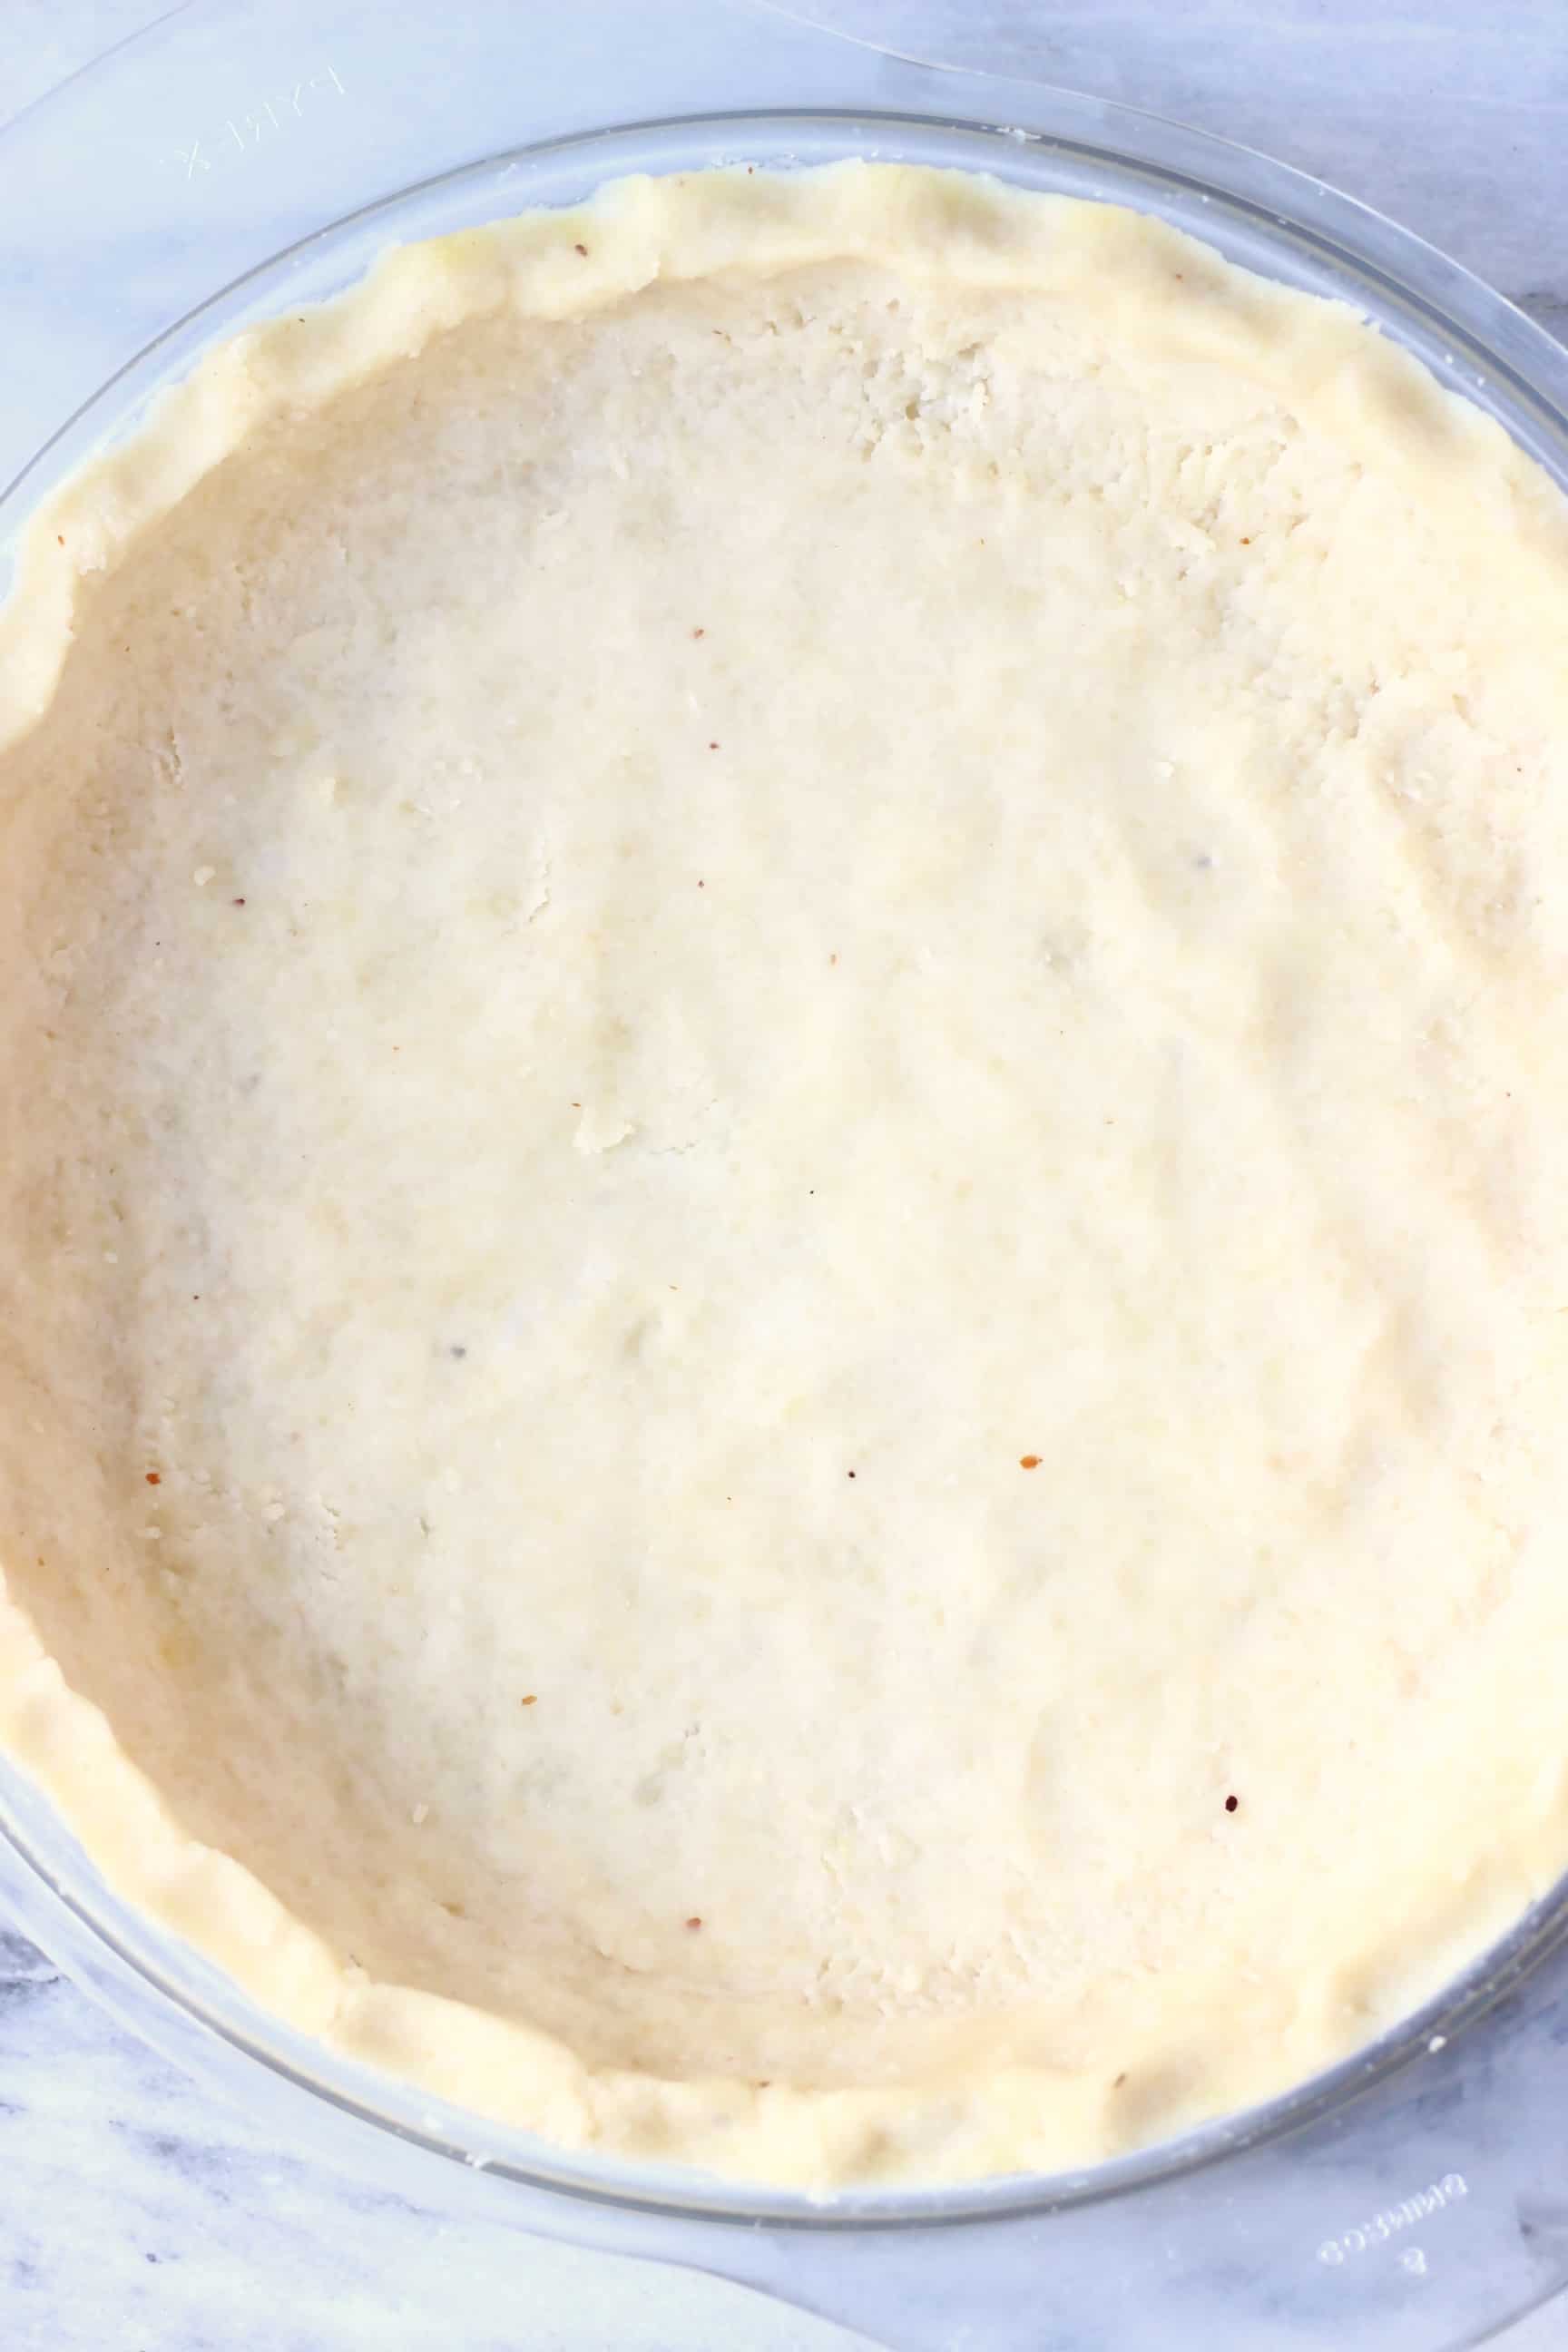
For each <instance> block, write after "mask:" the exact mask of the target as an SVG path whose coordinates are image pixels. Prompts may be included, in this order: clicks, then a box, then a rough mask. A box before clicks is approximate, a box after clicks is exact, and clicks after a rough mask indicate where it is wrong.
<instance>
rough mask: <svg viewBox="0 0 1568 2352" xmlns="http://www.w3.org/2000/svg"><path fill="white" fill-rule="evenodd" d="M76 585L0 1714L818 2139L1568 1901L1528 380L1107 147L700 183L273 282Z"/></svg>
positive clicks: (1545, 490)
mask: <svg viewBox="0 0 1568 2352" xmlns="http://www.w3.org/2000/svg"><path fill="white" fill-rule="evenodd" d="M4 627H5V635H4V639H3V642H0V672H3V676H4V679H5V697H6V699H5V706H4V711H3V713H0V736H4V738H5V741H6V749H5V752H4V761H3V770H0V782H3V795H4V798H3V813H0V814H3V838H0V956H3V959H4V966H3V971H0V1104H3V1106H4V1110H3V1116H4V1120H5V1139H4V1142H5V1148H4V1152H3V1154H0V1282H3V1297H0V1326H3V1332H0V1450H3V1459H0V1470H3V1485H4V1490H5V1501H4V1536H3V1549H4V1557H5V1574H6V1589H7V1591H8V1593H9V1601H8V1604H7V1605H5V1606H4V1607H0V1730H3V1732H4V1735H5V1738H6V1740H7V1741H8V1743H9V1745H10V1747H11V1748H12V1749H13V1750H14V1752H15V1754H16V1757H17V1758H19V1759H20V1760H21V1761H22V1762H23V1764H24V1765H26V1766H27V1767H29V1768H31V1769H33V1770H34V1771H35V1772H37V1775H38V1776H39V1777H40V1778H41V1780H43V1781H44V1782H45V1784H46V1785H47V1786H48V1787H49V1788H51V1789H52V1790H55V1791H56V1792H57V1793H58V1796H59V1798H60V1801H62V1803H63V1804H64V1805H65V1806H66V1808H67V1809H68V1812H69V1813H70V1815H71V1816H72V1818H73V1819H74V1820H75V1821H76V1822H77V1823H78V1824H79V1827H80V1829H81V1830H82V1832H83V1833H84V1834H85V1836H86V1838H87V1839H88V1842H89V1846H90V1847H91V1849H92V1851H93V1852H94V1853H96V1854H97V1856H98V1857H99V1859H100V1862H101V1863H102V1864H103V1865H104V1867H105V1868H106V1869H107V1870H108V1871H109V1872H110V1874H111V1876H112V1877H113V1878H114V1879H116V1880H117V1881H118V1882H119V1883H120V1885H121V1886H122V1887H123V1888H124V1890H125V1891H126V1893H127V1894H128V1895H130V1896H132V1898H134V1900H135V1901H137V1902H138V1903H140V1904H142V1905H144V1906H147V1907H148V1908H150V1909H151V1910H152V1911H153V1912H154V1913H156V1914H157V1915H158V1916H160V1917H162V1918H164V1919H166V1920H168V1921H170V1922H172V1923H173V1924H174V1926H176V1927H178V1928H180V1929H181V1930H183V1931H184V1933H185V1934H186V1935H187V1936H189V1937H194V1938H195V1941H196V1942H197V1943H199V1944H201V1945H202V1946H204V1947H205V1948H208V1949H210V1950H211V1951H212V1952H214V1953H216V1955H217V1956H218V1957H219V1958H220V1959H221V1960H222V1961H223V1962H224V1963H225V1964H226V1966H227V1967H228V1968H229V1969H232V1970H233V1971H234V1973H235V1974H236V1975H237V1977H238V1978H239V1979H241V1980H242V1981H243V1982H244V1983H245V1984H247V1986H249V1987H250V1988H251V1989H252V1990H254V1991H255V1992H256V1993H258V1995H259V1996H260V1997H261V1998H262V1999H263V2000H265V2001H266V2002H268V2004H270V2005H271V2006H272V2007H273V2008H274V2009H276V2010H277V2011H280V2012H282V2013H283V2014H284V2015H285V2016H287V2017H288V2018H289V2019H290V2020H292V2021H295V2022H296V2023H298V2024H300V2025H301V2026H303V2027H305V2028H306V2029H307V2030H309V2031H310V2032H315V2033H319V2034H320V2035H321V2036H322V2037H323V2038H324V2039H325V2040H326V2041H327V2042H331V2044H332V2045H334V2046H335V2047H337V2048H339V2049H341V2050H344V2051H348V2052H352V2053H355V2054H356V2055H360V2056H363V2057H369V2058H371V2059H373V2060H374V2061H375V2062H376V2063H380V2064H382V2065H384V2066H386V2067H388V2068H391V2069H393V2070H395V2071H396V2072H398V2073H401V2074H406V2075H408V2076H411V2077H414V2078H416V2080H417V2081H418V2082H420V2083H421V2084H425V2085H427V2086H429V2087H430V2088H432V2089H434V2090H435V2091H437V2092H440V2093H447V2094H450V2095H452V2096H453V2097H455V2098H457V2099H458V2100H460V2101H463V2102H466V2103H468V2105H472V2106H474V2107H477V2108H479V2109H482V2110H483V2111H484V2112H485V2113H486V2114H488V2115H490V2116H501V2117H505V2118H509V2119H511V2120H515V2121H517V2122H521V2123H522V2124H525V2125H529V2126H534V2127H536V2128H537V2129H538V2130H539V2131H541V2132H542V2133H544V2134H545V2135H547V2136H548V2137H551V2138H552V2139H554V2140H556V2141H558V2142H561V2143H563V2144H565V2145H568V2146H570V2147H592V2148H595V2149H598V2150H602V2151H609V2152H613V2153H616V2154H619V2155H626V2154H630V2155H636V2156H656V2157H669V2158H678V2159H681V2160H684V2161H686V2162H689V2163H692V2164H697V2165H702V2166H709V2167H715V2168H720V2169H722V2170H727V2171H731V2172H737V2173H742V2174H745V2175H752V2176H761V2177H764V2178H771V2179H777V2180H785V2181H804V2182H807V2183H810V2184H812V2185H814V2186H817V2187H822V2186H825V2185H831V2184H833V2183H836V2182H839V2181H842V2180H846V2179H917V2178H918V2179H935V2178H944V2177H955V2176H959V2175H964V2174H974V2173H980V2172H985V2171H991V2170H1003V2169H1008V2168H1029V2167H1042V2166H1043V2167H1052V2166H1056V2165H1058V2164H1059V2163H1062V2162H1072V2163H1078V2162H1080V2161H1083V2160H1087V2159H1090V2158H1095V2157H1097V2156H1100V2155H1101V2154H1103V2153H1105V2152H1106V2151H1108V2150H1110V2149H1115V2148H1121V2147H1126V2146H1128V2145H1130V2144H1133V2143H1136V2142H1138V2141H1140V2140H1143V2139H1147V2138H1150V2137H1153V2136H1156V2135H1158V2134H1160V2133H1162V2132H1164V2131H1167V2130H1170V2129H1173V2128H1174V2127H1175V2126H1178V2125H1180V2124H1182V2123H1184V2122H1186V2121H1189V2120H1191V2119H1193V2118H1194V2117H1195V2116H1204V2115H1207V2114H1211V2113H1213V2112H1215V2111H1218V2110H1221V2109H1225V2108H1229V2107H1233V2106H1236V2105H1240V2104H1242V2103H1244V2102H1247V2101H1250V2100H1253V2099H1256V2098H1260V2097H1263V2096H1265V2095H1269V2094H1272V2093H1275V2092H1278V2091H1279V2090H1280V2089H1282V2088H1283V2087H1285V2086H1286V2085H1288V2084H1291V2083H1294V2082H1296V2081H1298V2080H1300V2079H1301V2078H1303V2077H1305V2076H1306V2075H1308V2074H1310V2072H1311V2071H1312V2070H1314V2069H1315V2068H1317V2067H1319V2066H1320V2065H1321V2064H1322V2063H1324V2062H1325V2061H1328V2060H1331V2059H1333V2058H1336V2057H1338V2056H1340V2055H1342V2053H1345V2052H1347V2051H1348V2050H1350V2049H1351V2048H1352V2047H1353V2046H1354V2045H1356V2044H1357V2043H1359V2042H1362V2041H1363V2040H1364V2039H1365V2038H1366V2037H1367V2036H1368V2035H1370V2034H1371V2033H1372V2032H1373V2031H1374V2029H1376V2028H1377V2027H1378V2026H1379V2025H1380V2024H1382V2023H1384V2022H1385V2021H1388V2020H1389V2019H1390V2018H1391V2017H1393V2016H1394V2015H1396V2014H1398V2013H1399V2012H1401V2011H1404V2010H1405V2009H1406V2008H1407V2007H1408V2006H1409V2005H1410V2004H1411V2003H1412V2002H1413V2001H1414V2000H1415V1999H1416V1998H1417V1997H1418V1996H1420V1995H1422V1994H1424V1993H1426V1991H1428V1990H1432V1989H1433V1988H1434V1987H1436V1985H1437V1984H1438V1983H1440V1982H1441V1981H1442V1980H1443V1979H1445V1977H1446V1976H1447V1975H1448V1973H1449V1972H1450V1971H1451V1970H1452V1969H1454V1968H1455V1967H1456V1966H1457V1965H1458V1963H1459V1962H1460V1961H1461V1960H1462V1959H1464V1958H1467V1957H1468V1955H1469V1954H1471V1953H1472V1952H1474V1951H1476V1950H1477V1949H1478V1948H1480V1947H1481V1946H1482V1945H1483V1943H1484V1942H1485V1941H1486V1939H1488V1938H1489V1937H1492V1936H1494V1935H1495V1934H1496V1933H1497V1932H1498V1931H1499V1930H1500V1929H1502V1928H1503V1927H1506V1926H1507V1925H1508V1924H1509V1923H1510V1921H1511V1920H1512V1919H1513V1918H1514V1917H1516V1916H1518V1915H1519V1914H1520V1912H1521V1910H1522V1908H1523V1907H1524V1906H1526V1904H1527V1903H1528V1902H1529V1901H1530V1900H1531V1898H1532V1897H1534V1896H1538V1895H1541V1894H1542V1892H1543V1891H1545V1890H1546V1889H1547V1888H1548V1887H1549V1886H1550V1885H1551V1884H1552V1881H1553V1880H1554V1878H1555V1877H1556V1875H1557V1874H1558V1873H1559V1872H1560V1871H1561V1870H1562V1869H1563V1866H1564V1864H1568V1769H1565V1768H1568V1742H1565V1738H1564V1711H1563V1689H1564V1672H1565V1666H1568V1570H1565V1550H1568V1493H1565V1489H1564V1477H1565V1472H1564V1462H1565V1460H1568V1429H1565V1398H1568V1390H1565V1379H1564V1375H1565V1360H1568V1208H1565V1203H1568V993H1565V984H1568V772H1565V769H1568V761H1565V756H1564V753H1565V747H1568V683H1565V681H1568V659H1565V648H1568V522H1565V517H1564V509H1563V504H1562V503H1561V502H1560V500H1559V499H1558V497H1557V495H1556V493H1555V492H1554V491H1553V490H1552V488H1551V487H1550V485H1549V484H1548V483H1547V481H1546V480H1545V478H1544V477H1542V475H1540V474H1539V473H1538V472H1537V471H1536V470H1535V469H1534V468H1533V467H1532V466H1531V464H1530V463H1528V462H1527V461H1526V460H1525V459H1524V458H1523V457H1521V455H1520V454H1518V452H1517V451H1516V450H1515V449H1514V448H1513V447H1512V446H1511V445H1510V443H1509V442H1508V441H1507V440H1506V439H1505V438H1504V436H1502V435H1501V433H1500V432H1499V431H1498V430H1497V429H1496V428H1495V427H1494V426H1493V425H1490V424H1489V423H1487V422H1485V421H1484V420H1483V419H1482V418H1481V417H1480V416H1479V415H1478V414H1476V413H1475V412H1473V411H1471V410H1470V409H1468V408H1467V407H1465V406H1464V405H1462V404H1458V402H1456V401H1454V400H1452V399H1451V398H1450V397H1448V396H1447V395H1446V394H1442V393H1440V392H1439V391H1438V390H1437V389H1436V386H1435V385H1434V384H1433V383H1431V382H1430V381H1429V380H1428V379H1427V378H1426V376H1425V375H1423V373H1421V372H1420V371H1419V370H1418V369H1417V368H1416V367H1415V365H1414V363H1412V362H1409V361H1408V360H1406V359H1405V358H1404V357H1402V356H1401V355H1400V354H1399V353H1397V352H1395V351H1394V349H1392V348H1391V347H1390V345H1389V344H1388V343H1387V342H1385V341H1382V340H1380V339H1379V337H1378V336H1377V335H1375V334H1374V333H1373V332H1372V331H1370V330H1368V329H1367V328H1365V327H1364V326H1363V325H1362V324H1360V323H1359V322H1358V321H1357V320H1355V319H1354V318H1353V317H1352V315H1351V314H1350V313H1349V312H1348V311H1346V310H1340V309H1338V308H1334V307H1331V306H1328V305H1324V304H1321V303H1318V302H1315V301H1312V300H1310V299H1307V298H1305V297H1302V296H1300V295H1294V294H1290V293H1288V292H1285V291H1281V290H1279V289H1274V288H1271V287H1269V286H1268V285H1266V284H1264V283H1263V282H1262V281H1260V280H1258V279H1257V278H1252V277H1248V276H1246V275H1243V274H1241V273H1239V272H1237V271H1236V270H1234V269H1231V268H1228V267H1226V265H1225V264H1224V263H1222V262H1221V261H1220V260H1219V259H1218V258H1217V257H1215V255H1214V254H1212V253H1210V252H1208V251H1207V250H1205V248H1203V247H1199V246H1197V245H1194V244H1193V243H1191V242H1189V241H1187V240H1185V239H1184V238H1183V237H1181V236H1176V235H1174V234H1173V233H1172V232H1170V231H1168V230H1166V229H1164V228H1163V227H1161V226H1156V225H1154V224H1152V223H1151V222H1148V221H1145V220H1142V219H1139V218H1137V217H1135V216H1133V215H1129V214H1126V213H1122V212H1117V211H1112V210H1109V209H1101V208H1098V207H1094V206H1088V205H1077V204H1073V203H1068V202H1066V201H1061V200H1055V199H1038V198H1026V197H1024V196H1021V195H1017V194H1009V193H1006V192H1005V191H1004V190H1003V189H1002V188H1000V187H999V186H996V185H994V184H989V183H987V182H985V181H983V180H976V179H964V178H959V177H945V176H941V175H935V174H928V173H916V172H908V171H895V170H886V169H876V168H866V167H850V168H844V169H840V170H835V171H832V172H827V173H821V174H805V175H801V176H798V177H793V178H789V177H778V178H772V179H770V178H766V177H763V176H755V177H751V176H747V175H745V174H742V173H721V174H713V175H708V176H702V177H694V178H688V179H677V180H671V181H666V182H648V181H642V182H636V183H629V184H624V185H622V186H619V187H616V188H613V189H611V190H610V191H609V192H608V193H607V194H605V196H604V197H603V198H602V199H601V200H599V201H598V202H597V203H595V205H592V206H590V207H589V208H587V209H586V210H584V211H581V212H578V213H574V214H567V215H531V216H528V217H525V218H523V219H521V220H518V221H513V222H508V223H505V224H503V225H501V226H499V227H497V228H495V229H493V230H487V231H485V232H483V233H480V234H474V235H469V236H462V237H459V238H455V239H452V240H450V241H448V242H446V243H443V244H438V245H434V246H430V247H421V248H415V249H411V250H408V251H405V252H402V253H398V254H395V255H394V256H392V257H390V258H389V259H387V260H386V261H384V263H383V264H382V265H381V266H380V267H379V268H377V269H376V271H375V272H374V275H373V276H372V278H370V280H369V281H368V283H367V284H366V286H365V287H363V289H360V290H358V291H356V292H355V293H353V294H352V295H351V296H349V297H346V298H345V299H343V300H342V301H341V302H339V303H337V304H334V305H333V306H332V307H331V308H330V309H328V310H324V311H321V312H318V313H312V314H311V315H310V316H307V317H294V318H289V319H285V320H280V321H279V322H278V323H277V324H275V325H272V326H269V327H268V328H266V329H264V330H262V331H258V332H256V333H253V334H250V335H247V336H245V337H243V338H241V339H240V340H239V341H236V342H233V343H230V344H228V345H226V347H225V348H223V349H222V350H220V351H219V352H216V354H215V355H214V356H213V357H212V358H210V359H209V360H208V361H207V362H205V364H204V366H203V367H202V368H201V369H200V370H199V372H198V373H197V374H196V376H195V379H194V380H193V382H192V383H190V385H189V386H187V387H186V388H185V389H184V390H183V391H181V392H179V393H178V394H174V396H172V397H171V398H169V399H168V400H167V401H166V402H165V404H163V406H162V407H160V408H159V410H158V411H157V413H156V414H155V415H154V416H153V420H152V422H151V423H150V424H149V425H148V426H147V427H146V428H145V429H144V430H143V431H142V432H140V433H139V434H138V435H137V436H136V437H135V438H134V439H133V440H132V441H130V442H129V443H127V444H126V445H125V446H123V447H122V448H120V449H118V450H116V451H114V452H113V453H111V454H110V456H108V457H104V458H103V459H101V460H100V462H99V463H97V464H96V465H95V466H93V467H91V468H89V470H88V471H87V472H86V473H84V474H82V475H81V476H79V478H77V479H76V480H75V481H74V482H73V483H72V484H71V485H70V486H69V487H68V488H67V489H66V490H65V491H64V492H63V493H62V494H61V495H60V496H59V497H58V499H57V500H56V501H55V502H54V503H53V504H52V505H51V507H50V508H49V509H48V510H47V513H45V514H44V516H43V517H42V518H41V519H40V520H39V521H38V522H37V526H36V528H35V529H34V530H33V532H32V536H31V539H30V541H29V542H28V545H27V548H26V558H25V563H24V567H23V575H22V581H21V585H20V588H19V590H18V593H17V594H16V598H15V600H14V603H13V604H12V606H11V608H10V610H9V612H8V614H7V615H6V618H5V624H4ZM1036 1458H1037V1461H1036ZM1026 1461H1028V1462H1036V1466H1033V1467H1026V1466H1025V1465H1026ZM153 1478H155V1479H156V1481H157V1483H156V1484H153V1483H150V1480H151V1479H153ZM1231 1796H1234V1797H1236V1798H1237V1807H1236V1809H1235V1810H1234V1811H1227V1810H1226V1800H1227V1798H1229V1797H1231Z"/></svg>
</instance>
